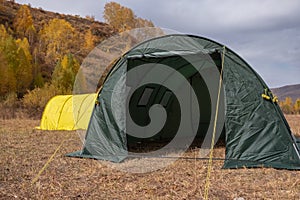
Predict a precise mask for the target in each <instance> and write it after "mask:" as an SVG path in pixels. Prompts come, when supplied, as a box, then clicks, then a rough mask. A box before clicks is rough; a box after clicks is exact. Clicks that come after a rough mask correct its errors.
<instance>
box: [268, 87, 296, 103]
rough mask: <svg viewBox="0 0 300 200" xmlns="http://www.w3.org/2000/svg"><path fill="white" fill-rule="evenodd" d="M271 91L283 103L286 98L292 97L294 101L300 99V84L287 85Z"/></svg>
mask: <svg viewBox="0 0 300 200" xmlns="http://www.w3.org/2000/svg"><path fill="white" fill-rule="evenodd" d="M271 90H272V92H273V93H274V94H275V95H276V96H278V98H279V100H281V101H284V99H285V98H286V97H291V98H292V99H293V101H295V100H296V99H300V84H297V85H287V86H283V87H279V88H273V89H271Z"/></svg>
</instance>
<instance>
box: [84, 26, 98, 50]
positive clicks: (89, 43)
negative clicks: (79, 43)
mask: <svg viewBox="0 0 300 200" xmlns="http://www.w3.org/2000/svg"><path fill="white" fill-rule="evenodd" d="M94 47H95V36H94V35H93V33H92V30H91V29H88V30H87V31H86V33H85V36H84V49H86V50H87V51H91V50H92V49H93V48H94Z"/></svg>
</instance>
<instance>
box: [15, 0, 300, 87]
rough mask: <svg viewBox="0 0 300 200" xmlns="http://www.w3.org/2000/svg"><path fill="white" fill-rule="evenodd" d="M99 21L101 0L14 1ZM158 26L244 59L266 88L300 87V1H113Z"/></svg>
mask: <svg viewBox="0 0 300 200" xmlns="http://www.w3.org/2000/svg"><path fill="white" fill-rule="evenodd" d="M16 2H18V3H22V4H28V3H30V4H31V6H32V7H41V8H43V9H44V10H49V11H55V12H59V13H65V14H73V15H75V14H76V15H81V16H83V17H85V16H86V15H93V16H95V17H96V19H97V20H100V21H103V18H102V14H103V11H104V5H105V3H106V2H110V1H103V0H85V1H82V0H51V1H49V0H17V1H16ZM115 2H118V3H120V4H121V5H124V6H126V7H129V8H131V9H132V10H133V11H134V13H135V14H136V15H137V16H138V17H142V18H145V19H149V20H152V22H154V24H155V25H156V26H159V27H162V28H168V29H173V30H176V31H178V32H181V33H189V34H195V35H200V36H205V37H208V38H210V39H213V40H216V41H218V42H220V43H222V44H225V45H226V46H228V47H229V48H231V49H232V50H234V51H235V52H236V53H238V54H239V55H240V56H242V57H243V58H244V59H245V60H246V61H247V62H248V63H249V64H250V65H251V66H252V67H253V68H254V69H255V70H256V71H257V72H258V73H259V74H260V75H261V76H262V77H263V79H264V80H265V81H266V82H267V84H268V85H269V86H270V87H278V86H283V85H289V84H298V83H300V47H299V45H300V1H299V0H285V1H275V0H251V1H241V0H224V1H219V0H173V1H171V0H115Z"/></svg>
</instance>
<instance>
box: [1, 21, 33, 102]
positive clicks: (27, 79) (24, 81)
mask: <svg viewBox="0 0 300 200" xmlns="http://www.w3.org/2000/svg"><path fill="white" fill-rule="evenodd" d="M0 52H1V53H2V56H3V57H4V58H3V59H5V61H6V63H7V68H8V69H7V70H4V71H3V76H6V77H9V80H10V81H11V84H10V91H11V92H16V93H17V95H18V97H22V96H23V95H24V93H25V92H26V90H27V89H29V87H30V85H31V82H32V63H31V60H32V57H31V54H30V50H29V43H28V40H27V38H24V39H22V40H20V39H19V40H15V39H14V38H13V37H12V36H11V35H9V34H8V33H7V31H6V29H5V27H4V26H3V25H1V26H0ZM5 74H6V75H5Z"/></svg>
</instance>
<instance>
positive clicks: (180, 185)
mask: <svg viewBox="0 0 300 200" xmlns="http://www.w3.org/2000/svg"><path fill="white" fill-rule="evenodd" d="M287 119H288V121H289V123H290V125H291V128H292V130H293V131H294V132H295V133H297V134H298V135H300V116H287ZM38 124H39V121H37V120H24V119H14V120H2V121H0V138H1V151H0V156H1V159H0V199H203V194H204V186H205V180H206V176H207V165H208V161H207V160H202V161H201V160H200V161H199V160H197V161H195V160H184V159H181V160H177V161H176V162H174V163H173V164H171V165H170V166H168V167H166V168H163V169H161V170H158V171H155V172H149V173H144V174H133V173H125V172H122V171H118V170H116V169H112V168H111V167H109V166H107V165H105V163H104V162H99V161H96V160H91V159H76V158H69V157H65V156H64V155H65V154H66V153H69V152H72V151H75V150H79V149H80V148H81V146H82V143H81V140H80V138H79V136H78V135H77V133H75V132H66V131H54V132H47V131H35V130H34V129H33V127H35V126H37V125H38ZM63 140H65V141H64V142H63V144H62V146H61V148H59V149H58V151H57V154H56V155H55V156H54V159H53V161H52V162H50V163H49V165H47V168H46V169H45V170H44V171H43V173H41V175H40V176H39V179H38V180H37V182H35V183H34V184H32V180H33V179H34V178H35V177H36V175H37V174H38V172H39V171H40V170H41V169H42V168H43V166H44V165H45V163H46V162H47V160H48V159H49V158H50V157H51V155H53V152H54V151H55V150H56V149H57V148H58V146H59V145H60V143H61V142H62V141H63ZM194 152H195V151H193V150H190V151H189V152H188V153H187V154H188V155H190V156H193V155H194ZM214 156H215V157H224V148H217V149H215V151H214ZM222 164H223V161H213V168H212V172H211V179H210V190H209V199H234V198H237V197H243V198H244V199H300V171H289V170H276V169H271V168H258V169H235V170H224V169H221V167H222Z"/></svg>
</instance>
